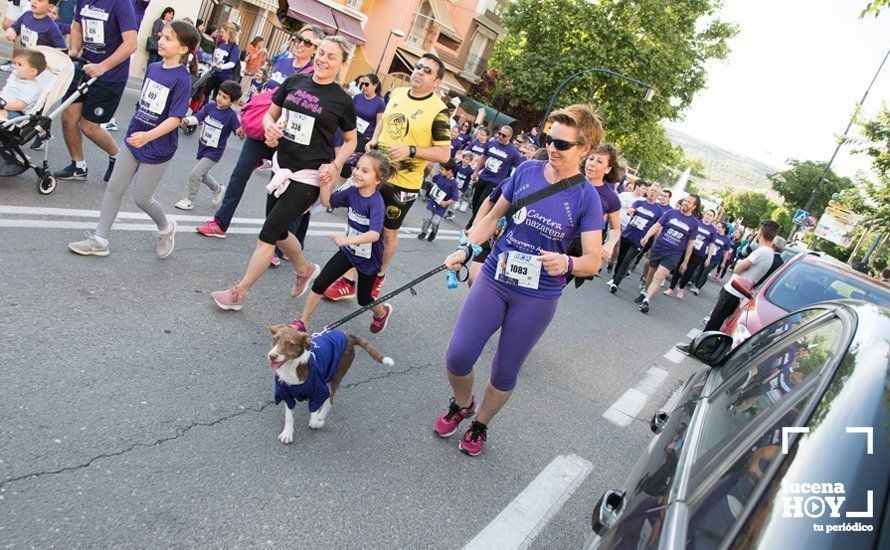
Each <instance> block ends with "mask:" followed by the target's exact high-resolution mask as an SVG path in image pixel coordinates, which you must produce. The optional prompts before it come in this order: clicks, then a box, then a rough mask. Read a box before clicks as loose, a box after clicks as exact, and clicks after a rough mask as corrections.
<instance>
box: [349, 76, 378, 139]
mask: <svg viewBox="0 0 890 550" xmlns="http://www.w3.org/2000/svg"><path fill="white" fill-rule="evenodd" d="M358 87H359V89H360V90H361V91H362V93H360V94H358V95H355V96H353V98H352V101H354V102H355V114H356V119H355V122H356V127H355V129H356V131H357V132H358V145H357V146H356V151H364V150H365V145H366V144H367V143H368V141H370V140H371V138H372V137H374V130H375V129H376V128H377V124H379V123H380V120H381V119H382V118H383V111H385V110H386V102H384V101H383V98H382V97H380V79H379V78H377V75H376V74H374V73H368V74H366V75H362V76H360V77H359V79H358Z"/></svg>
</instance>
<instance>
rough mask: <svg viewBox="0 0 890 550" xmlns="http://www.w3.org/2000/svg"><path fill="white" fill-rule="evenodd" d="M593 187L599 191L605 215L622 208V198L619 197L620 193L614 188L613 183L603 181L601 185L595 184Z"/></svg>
mask: <svg viewBox="0 0 890 550" xmlns="http://www.w3.org/2000/svg"><path fill="white" fill-rule="evenodd" d="M593 188H594V189H596V192H597V193H599V196H600V202H601V203H602V204H603V215H604V216H608V215H609V214H611V213H613V212H618V211H620V210H621V199H619V198H618V193H616V192H615V190H614V189H612V184H611V183H603V184H602V185H600V186H596V185H594V186H593Z"/></svg>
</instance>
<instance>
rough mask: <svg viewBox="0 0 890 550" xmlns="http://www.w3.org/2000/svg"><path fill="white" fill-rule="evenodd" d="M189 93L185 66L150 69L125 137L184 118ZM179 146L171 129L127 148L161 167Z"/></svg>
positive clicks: (139, 159) (135, 155)
mask: <svg viewBox="0 0 890 550" xmlns="http://www.w3.org/2000/svg"><path fill="white" fill-rule="evenodd" d="M127 5H130V4H129V3H127ZM191 91H192V82H191V79H190V78H189V72H188V69H186V68H185V67H184V66H182V65H178V66H176V67H173V68H172V69H165V68H164V63H163V61H159V62H157V63H152V64H151V65H149V66H148V69H146V71H145V80H143V81H142V93H141V95H140V96H139V103H137V104H136V114H135V115H133V118H132V119H131V120H130V127H129V128H127V136H126V137H130V136H131V135H133V134H134V133H136V132H147V131H149V130H152V129H154V128H156V127H157V126H158V125H159V124H161V123H162V122H164V121H165V120H167V119H168V118H170V117H178V118H183V117H184V116H185V115H186V113H187V112H188V108H189V97H190V96H191ZM178 144H179V132H178V131H177V130H176V129H174V130H173V131H172V132H168V133H167V134H164V135H163V136H161V137H159V138H157V139H155V140H152V141H149V142H148V143H146V144H145V145H143V146H142V147H133V146H132V145H130V144H127V147H128V148H129V149H130V151H131V152H132V153H133V156H134V157H136V160H138V161H139V162H144V163H146V164H161V163H163V162H167V161H168V160H170V159H171V158H173V154H174V153H176V148H177V146H178Z"/></svg>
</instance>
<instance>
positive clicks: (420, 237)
mask: <svg viewBox="0 0 890 550" xmlns="http://www.w3.org/2000/svg"><path fill="white" fill-rule="evenodd" d="M417 239H418V240H421V241H425V240H426V233H425V232H423V231H421V232H420V234H418V235H417Z"/></svg>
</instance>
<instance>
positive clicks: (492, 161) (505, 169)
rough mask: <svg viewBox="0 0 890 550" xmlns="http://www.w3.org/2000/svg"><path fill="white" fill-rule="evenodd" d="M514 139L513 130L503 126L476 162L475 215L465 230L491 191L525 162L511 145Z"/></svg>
mask: <svg viewBox="0 0 890 550" xmlns="http://www.w3.org/2000/svg"><path fill="white" fill-rule="evenodd" d="M512 137H513V128H511V127H510V126H507V125H506V124H505V125H504V126H501V129H500V130H498V133H497V137H496V139H489V140H488V143H487V144H486V146H485V153H484V154H483V155H482V157H481V158H480V159H479V160H478V161H477V162H476V171H475V172H474V173H473V179H474V180H476V187H475V189H474V191H473V214H472V215H471V216H470V219H469V221H467V225H466V227H465V229H469V228H470V227H471V226H472V225H473V221H474V220H475V219H476V215H477V214H478V213H479V207H480V206H482V201H484V200H485V197H487V196H488V195H489V194H490V193H491V190H492V189H494V188H495V186H496V185H497V184H499V183H501V182H502V181H504V180H505V179H507V176H509V175H510V173H511V172H512V171H513V169H515V168H516V167H517V166H519V164H520V163H521V162H522V161H523V160H525V159H523V158H522V154H521V153H520V152H519V149H517V148H516V146H515V145H513V144H512V143H510V140H511V139H512Z"/></svg>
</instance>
